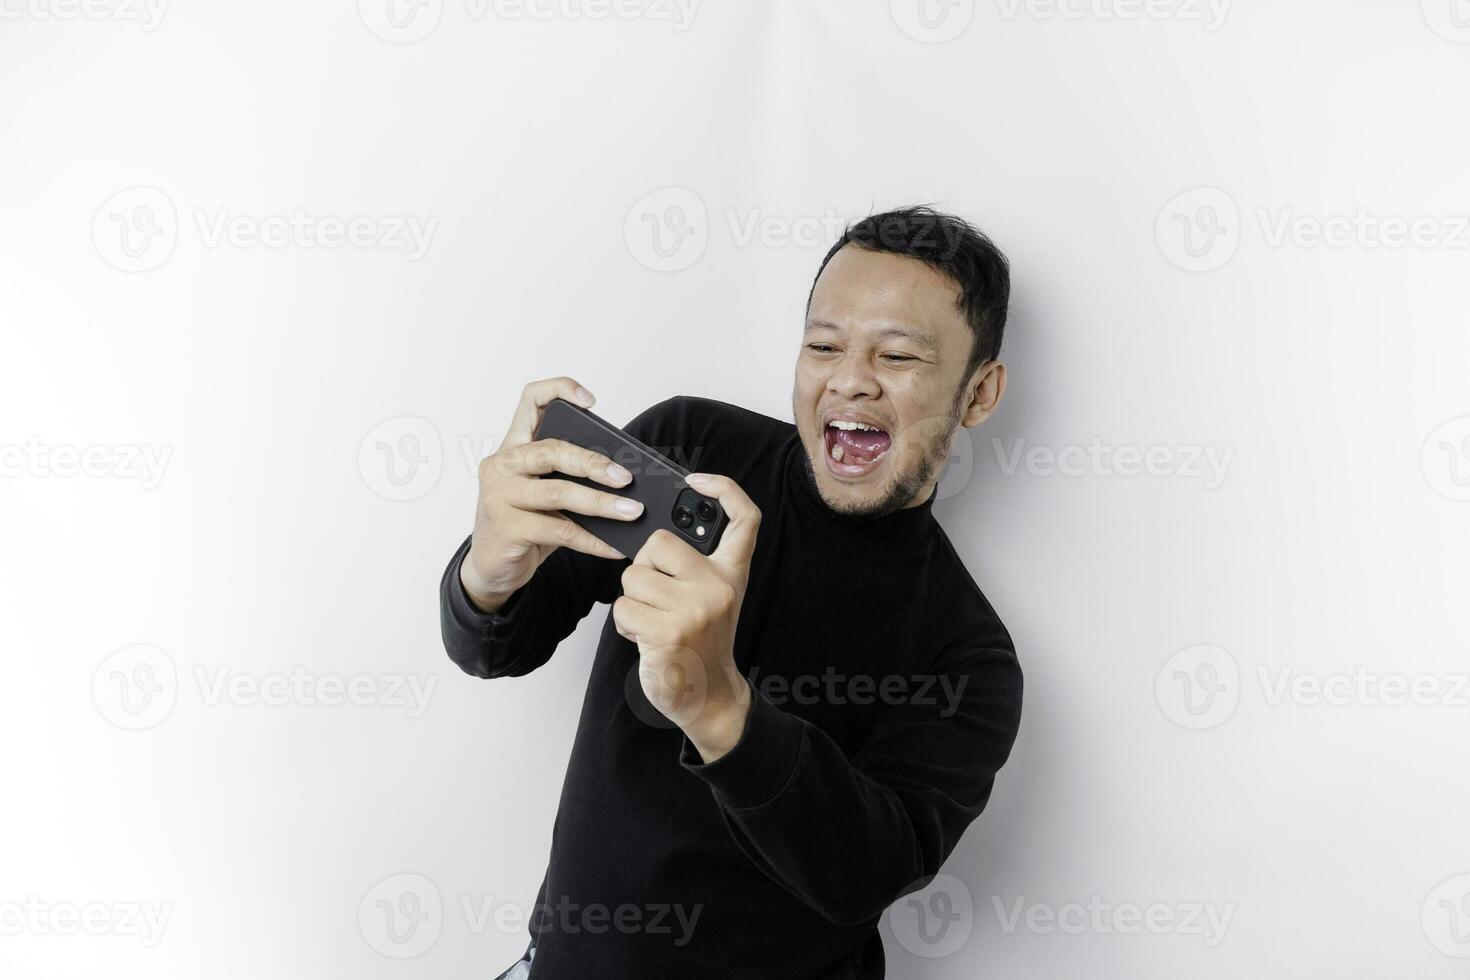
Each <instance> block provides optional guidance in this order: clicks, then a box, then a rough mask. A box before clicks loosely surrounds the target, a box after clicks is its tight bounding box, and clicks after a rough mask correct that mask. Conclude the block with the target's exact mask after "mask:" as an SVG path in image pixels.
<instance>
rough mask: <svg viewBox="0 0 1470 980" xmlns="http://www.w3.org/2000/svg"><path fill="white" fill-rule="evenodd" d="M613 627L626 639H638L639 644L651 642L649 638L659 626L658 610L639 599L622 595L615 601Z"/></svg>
mask: <svg viewBox="0 0 1470 980" xmlns="http://www.w3.org/2000/svg"><path fill="white" fill-rule="evenodd" d="M612 614H613V625H614V627H615V628H616V629H617V631H618V633H619V634H620V635H621V636H623V637H624V638H626V639H632V638H633V637H635V636H636V637H638V642H640V643H647V642H649V636H650V635H651V634H652V633H653V631H654V629H655V627H656V626H657V625H658V610H657V609H654V608H653V607H652V606H649V605H646V604H645V603H642V602H639V601H638V600H637V599H631V598H629V597H628V596H625V595H620V596H618V597H617V598H616V599H615V600H613V606H612Z"/></svg>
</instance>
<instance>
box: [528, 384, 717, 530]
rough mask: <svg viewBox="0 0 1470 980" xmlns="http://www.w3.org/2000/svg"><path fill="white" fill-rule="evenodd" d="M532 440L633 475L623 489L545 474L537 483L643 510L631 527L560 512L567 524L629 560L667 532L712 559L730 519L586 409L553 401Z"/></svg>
mask: <svg viewBox="0 0 1470 980" xmlns="http://www.w3.org/2000/svg"><path fill="white" fill-rule="evenodd" d="M534 437H535V438H536V439H561V440H563V441H565V442H570V443H572V444H573V445H576V446H581V447H582V448H583V449H591V450H593V451H594V452H599V453H602V454H603V455H604V456H606V457H607V458H608V459H610V460H612V461H613V462H614V463H617V464H618V465H619V466H621V467H623V469H625V470H627V471H628V472H629V473H631V474H633V479H632V481H631V482H629V483H628V485H627V486H625V487H609V486H607V485H606V484H602V483H597V482H596V481H593V480H589V479H586V478H585V477H579V476H570V475H568V474H566V473H547V474H544V475H543V476H542V477H541V478H542V479H553V480H570V481H571V482H572V483H580V484H582V485H583V486H587V487H592V488H593V489H596V490H601V491H602V492H604V493H616V494H620V495H622V496H624V497H632V498H633V499H634V500H638V501H640V502H642V504H643V513H641V514H639V515H638V517H637V518H636V519H634V520H631V521H617V520H613V519H612V518H608V517H588V516H587V515H585V514H573V513H570V512H567V511H563V512H562V513H563V515H564V516H565V517H567V518H568V519H569V520H572V521H574V522H575V523H577V524H579V525H581V526H582V527H584V528H586V529H587V530H588V531H590V532H592V533H593V534H595V535H596V536H597V537H599V538H601V539H602V540H604V541H606V542H607V543H608V544H610V545H612V546H613V547H614V548H616V549H618V550H619V551H621V552H622V553H623V554H625V555H627V556H628V557H629V558H632V557H633V556H634V555H636V554H637V553H638V549H640V548H642V547H643V543H644V542H645V541H647V540H648V538H649V536H650V535H651V534H653V532H654V531H657V530H658V529H659V528H667V529H668V530H670V531H673V532H674V533H675V534H677V535H679V537H681V538H683V539H684V540H685V541H687V542H689V544H690V546H692V547H693V548H694V549H695V550H696V551H698V552H700V553H701V554H705V555H708V554H711V553H712V552H713V551H714V550H715V547H716V546H717V545H718V544H719V543H720V534H721V533H722V532H723V531H724V530H725V525H727V524H728V523H729V522H730V519H729V517H728V516H726V514H725V509H724V508H723V507H721V506H720V502H719V501H718V500H716V499H715V498H713V497H707V496H705V495H704V494H702V493H700V492H699V491H698V490H695V489H694V488H693V487H691V486H690V485H689V484H688V483H686V482H685V481H684V477H686V476H688V475H689V471H688V470H686V469H684V468H682V467H681V466H679V465H678V464H677V463H675V462H674V461H673V460H671V459H668V458H667V457H665V456H663V455H661V454H660V453H658V452H655V451H654V450H653V449H651V448H649V447H648V446H645V445H644V444H643V443H641V442H639V441H638V440H637V439H634V438H633V437H632V436H630V435H628V433H626V432H624V431H623V430H622V429H619V428H618V427H617V426H615V425H613V424H612V423H610V422H608V421H606V420H604V419H600V418H598V417H597V416H596V415H593V414H592V413H591V412H589V411H587V409H585V408H582V407H581V406H579V405H574V404H572V403H571V402H569V401H566V400H564V399H561V398H553V399H552V400H551V401H550V402H548V403H547V404H546V407H545V408H544V409H542V412H541V421H540V423H539V424H538V425H537V426H536V432H535V436H534Z"/></svg>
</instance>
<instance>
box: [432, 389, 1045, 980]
mask: <svg viewBox="0 0 1470 980" xmlns="http://www.w3.org/2000/svg"><path fill="white" fill-rule="evenodd" d="M627 431H628V432H630V433H631V434H632V435H634V436H635V437H637V438H638V439H640V440H642V441H643V442H644V443H646V444H648V445H650V446H652V447H654V448H655V449H658V450H659V451H661V452H662V453H663V454H664V455H666V456H670V457H671V458H673V459H674V460H676V461H678V462H686V461H687V463H688V465H689V468H690V469H695V470H702V471H707V472H714V473H722V474H726V475H728V476H730V477H732V478H734V479H735V481H736V482H737V483H739V484H740V486H741V487H742V488H743V489H744V490H745V492H746V493H747V494H749V495H750V497H751V499H752V500H754V501H755V503H756V505H757V506H758V507H760V509H761V514H762V520H761V525H760V530H759V534H758V537H757V540H756V547H755V553H754V557H753V559H752V563H751V569H750V579H749V585H748V587H747V590H746V595H745V600H744V605H743V606H742V608H741V611H740V619H739V624H738V627H737V630H736V635H735V662H736V665H737V667H738V668H739V669H740V671H741V674H742V675H743V676H744V677H745V678H746V679H747V680H749V681H750V682H751V687H752V690H753V692H754V699H753V701H752V705H751V710H750V715H749V718H748V720H747V721H746V726H745V729H744V732H743V734H742V736H741V738H740V741H739V742H738V744H737V745H736V746H735V747H734V748H733V749H732V750H731V751H730V752H729V753H728V754H726V755H724V756H723V757H721V758H719V759H717V760H716V761H715V762H713V763H710V764H707V765H706V764H704V763H703V762H702V760H701V758H700V756H699V753H698V752H697V750H695V749H694V747H693V746H692V745H691V744H690V743H689V742H688V740H687V739H685V738H684V736H683V733H682V732H680V731H679V730H678V729H677V728H675V727H673V726H672V725H671V724H669V723H667V722H663V721H662V719H661V718H659V716H658V715H657V714H656V713H655V712H654V710H653V708H652V707H651V706H650V705H649V703H648V702H647V700H646V699H645V698H644V697H643V694H642V689H641V687H640V686H639V684H638V679H637V664H638V650H637V647H636V646H635V645H634V644H633V643H631V642H629V641H627V640H625V639H624V638H623V637H621V636H620V635H618V633H617V631H616V630H615V629H614V626H613V620H612V615H611V613H609V614H608V617H607V621H606V623H605V624H604V626H603V629H602V636H601V639H600V640H599V642H598V647H597V655H596V659H595V661H594V663H593V665H592V670H591V676H590V679H589V681H588V685H587V693H586V698H585V700H584V702H583V705H582V714H581V720H580V722H579V723H578V726H577V734H576V739H575V742H574V744H573V747H572V754H571V759H570V761H569V762H568V765H567V773H566V780H565V783H564V785H563V787H562V795H561V804H560V809H559V811H558V814H557V818H556V822H555V824H554V827H553V836H552V846H551V856H550V862H549V865H548V868H547V872H546V878H545V880H544V881H543V883H542V886H541V891H540V894H538V896H537V899H536V909H537V911H538V915H537V917H536V922H535V924H534V925H533V928H532V932H533V938H534V941H535V942H536V946H537V948H536V954H535V960H534V963H533V975H534V980H589V978H594V980H623V978H652V977H657V978H664V977H677V978H697V980H720V978H727V977H728V978H741V980H750V978H763V980H764V978H770V980H777V978H787V977H789V978H793V980H795V978H801V980H815V978H834V980H835V978H876V977H882V976H883V948H882V942H881V939H880V937H879V934H878V931H877V924H878V920H879V918H880V916H881V915H882V913H883V911H884V909H885V908H886V907H887V906H888V905H890V904H891V903H893V902H894V901H895V900H896V899H898V898H899V897H900V896H901V895H903V894H905V893H907V892H909V891H912V890H914V889H915V888H917V887H919V886H920V885H921V884H922V883H923V881H924V879H926V878H928V877H929V876H932V875H934V874H935V873H937V872H938V870H939V866H940V864H941V863H942V862H943V861H944V860H945V858H946V857H947V856H948V855H949V853H950V851H951V850H953V848H954V846H955V844H956V842H957V841H958V840H959V837H960V835H961V833H963V831H964V830H965V828H966V827H967V826H968V825H969V824H970V822H971V821H973V820H974V819H975V818H976V817H977V816H978V815H979V814H980V812H981V811H982V810H983V809H984V807H985V804H986V802H987V800H988V799H989V797H990V793H991V789H992V786H993V785H994V781H995V776H996V772H997V771H998V770H999V769H1000V768H1001V766H1002V764H1003V763H1004V762H1005V761H1006V758H1007V756H1008V755H1009V754H1010V750H1011V746H1012V743H1013V741H1014V739H1015V736H1016V731H1017V726H1018V725H1019V722H1020V714H1021V694H1022V675H1021V669H1020V667H1019V665H1018V662H1017V659H1016V654H1015V650H1014V647H1013V645H1012V643H1011V639H1010V636H1009V634H1008V633H1007V632H1006V629H1005V627H1004V626H1003V625H1002V624H1001V622H1000V620H999V619H998V618H997V616H996V614H995V612H994V610H993V609H992V608H991V606H990V604H989V602H987V601H986V599H985V597H984V595H982V594H981V592H980V589H979V588H978V587H977V586H976V585H975V582H974V580H973V579H972V578H971V577H970V575H969V573H968V572H967V571H966V569H965V567H964V565H963V564H962V563H961V562H960V560H959V558H958V556H957V555H956V554H955V551H954V548H953V547H952V546H951V545H950V543H949V540H948V538H947V537H946V536H945V534H944V532H943V530H942V529H941V528H940V527H939V525H938V523H937V522H936V521H935V520H934V517H933V514H932V507H933V501H934V498H933V495H932V494H931V496H930V498H929V500H928V501H926V502H925V503H924V504H922V505H920V506H917V507H911V508H907V509H904V510H900V511H897V512H894V513H892V514H888V515H885V516H883V517H878V518H861V517H852V516H848V515H842V514H839V513H837V512H835V511H833V510H831V509H830V508H828V507H827V506H826V505H825V504H824V503H823V502H822V499H821V497H820V496H819V495H818V493H817V490H816V487H815V486H814V485H813V484H812V482H811V475H810V473H809V472H808V470H807V469H806V467H805V465H804V463H803V454H804V452H805V450H804V448H803V445H802V443H801V440H800V438H799V437H798V435H797V432H796V428H795V426H793V425H791V424H790V423H785V422H781V421H778V420H776V419H772V418H769V417H767V416H764V415H760V414H758V413H755V412H751V411H748V410H745V409H741V408H738V407H736V406H733V405H728V404H725V403H723V402H717V401H713V400H710V399H704V398H694V397H688V396H684V397H678V398H672V399H669V400H667V401H664V402H661V403H659V404H658V405H655V406H653V407H652V408H650V409H648V410H647V411H645V412H644V413H643V414H641V415H640V416H639V417H638V418H637V419H635V420H634V421H633V422H632V423H630V424H629V425H628V426H627ZM818 465H820V461H818ZM468 548H469V542H468V540H467V541H466V542H465V543H464V544H463V545H462V546H461V547H460V549H459V550H458V551H457V552H456V553H455V555H454V557H453V559H452V560H451V561H450V563H449V567H448V568H447V569H446V570H445V573H444V577H443V580H442V582H441V587H440V588H441V603H442V605H441V611H442V625H443V635H444V643H445V646H446V648H447V650H448V652H449V656H450V657H451V658H452V659H453V660H454V662H455V663H457V664H458V665H459V666H460V667H461V668H463V669H464V670H465V671H466V672H468V673H470V674H473V675H475V676H478V677H514V676H519V675H523V674H526V673H528V672H529V671H532V670H535V669H536V668H537V667H539V666H541V665H542V664H544V663H545V662H546V661H547V660H548V659H549V658H550V657H551V655H552V652H553V651H554V650H555V649H556V647H557V644H558V643H560V642H561V640H563V639H564V638H565V637H566V636H568V635H569V634H570V633H571V632H572V630H573V629H575V627H576V625H577V623H578V621H579V620H581V619H582V617H584V616H585V615H587V613H588V612H589V611H590V610H591V608H592V605H593V604H594V603H596V602H603V603H611V602H612V601H613V600H614V599H616V598H617V597H618V595H620V594H621V587H620V576H621V574H622V571H623V569H624V568H625V567H627V564H628V563H627V562H626V561H613V560H609V559H602V558H593V557H590V556H587V555H582V554H580V553H577V552H573V551H570V550H568V549H565V548H563V549H559V550H557V551H555V552H553V553H552V555H551V556H550V557H549V558H548V559H547V560H546V561H545V562H544V563H543V564H542V566H541V567H540V568H539V569H537V571H536V573H535V575H534V577H533V578H532V579H531V580H530V581H529V582H528V583H527V584H526V585H525V586H523V587H522V588H521V589H519V590H518V591H517V592H516V593H515V594H514V595H512V596H511V598H510V600H509V601H508V602H507V603H506V604H505V605H504V606H503V607H502V608H501V609H500V610H499V611H498V612H497V613H494V614H485V613H482V612H480V611H479V610H477V609H475V607H474V606H472V605H471V604H470V602H469V600H468V598H467V597H466V595H465V593H464V590H463V587H462V586H461V584H460V581H459V564H460V561H461V559H462V558H463V557H464V554H465V552H466V551H467V550H468ZM660 909H661V910H662V911H661V912H660ZM655 920H657V921H656V922H655Z"/></svg>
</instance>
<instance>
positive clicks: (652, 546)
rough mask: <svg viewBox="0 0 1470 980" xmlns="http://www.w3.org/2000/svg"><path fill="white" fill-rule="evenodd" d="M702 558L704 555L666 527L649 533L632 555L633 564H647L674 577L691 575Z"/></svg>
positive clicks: (696, 569)
mask: <svg viewBox="0 0 1470 980" xmlns="http://www.w3.org/2000/svg"><path fill="white" fill-rule="evenodd" d="M703 560H704V556H703V555H701V554H700V553H699V552H698V551H695V550H694V546H693V545H691V544H690V543H689V542H688V541H685V540H684V539H683V538H680V537H679V536H678V535H677V534H675V533H674V532H673V531H670V530H669V529H668V528H666V527H661V528H659V529H658V530H657V531H654V532H653V533H652V534H650V535H649V536H648V540H647V541H645V542H643V547H641V548H639V549H638V553H637V554H636V555H634V556H633V564H635V565H647V566H648V567H649V568H653V569H656V570H658V571H660V572H662V573H663V574H665V575H672V576H673V577H675V578H681V577H685V578H687V577H689V576H692V575H693V574H694V573H695V572H696V571H698V570H699V563H700V562H701V561H703Z"/></svg>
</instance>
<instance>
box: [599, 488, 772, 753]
mask: <svg viewBox="0 0 1470 980" xmlns="http://www.w3.org/2000/svg"><path fill="white" fill-rule="evenodd" d="M687 482H688V483H689V485H690V486H692V487H694V488H695V489H696V490H698V491H699V492H700V493H703V494H706V495H707V496H710V497H713V498H715V499H716V500H718V501H719V502H720V505H721V506H722V507H723V508H724V509H725V513H726V514H727V515H728V516H729V518H730V523H729V525H728V526H727V527H726V528H725V531H724V534H723V535H722V536H721V537H720V543H719V545H718V546H717V547H716V548H715V550H714V553H713V554H711V555H709V556H705V555H702V554H700V553H699V552H698V551H696V550H695V549H694V547H693V546H692V545H690V544H689V543H688V542H686V541H684V540H683V539H681V538H680V537H679V536H678V535H676V534H674V532H672V531H668V530H663V529H660V530H658V531H655V532H654V533H653V535H652V536H650V537H649V539H648V541H647V542H645V543H644V545H643V547H642V548H640V549H639V550H638V554H636V555H635V556H634V557H633V564H631V565H629V566H628V567H627V568H626V569H625V570H624V571H623V578H622V583H623V594H622V595H621V596H619V597H618V599H617V601H616V602H614V603H613V607H612V612H613V623H614V625H615V627H616V629H617V631H618V633H619V634H621V635H622V636H623V637H625V638H627V639H630V640H633V641H634V642H636V643H637V644H638V654H639V665H638V677H639V680H640V681H641V682H642V686H643V693H644V696H646V697H647V698H648V700H649V702H650V703H651V704H653V706H654V707H655V708H657V709H658V710H659V712H660V713H662V714H663V715H664V716H665V717H666V718H668V719H669V720H670V721H672V722H673V723H674V724H676V725H678V726H679V727H680V728H681V729H683V731H684V734H685V735H686V736H688V738H689V741H690V742H692V743H693V744H694V747H695V748H696V749H698V750H699V754H700V756H701V757H702V758H703V759H704V761H705V762H706V763H710V762H713V761H715V759H718V758H720V757H721V756H723V755H724V754H725V753H727V752H729V751H730V750H731V749H732V748H734V747H735V744H736V743H737V742H739V741H740V735H741V733H742V732H743V731H744V729H745V718H746V716H747V715H748V714H749V712H750V697H751V694H750V687H749V685H747V684H746V682H745V679H744V678H743V677H741V676H740V671H739V669H738V668H737V667H736V666H735V627H736V625H737V624H738V623H739V621H740V606H741V604H742V603H743V602H744V600H745V590H746V585H747V584H748V582H749V578H750V560H751V556H752V555H753V554H754V553H755V540H756V531H757V530H758V529H759V528H760V521H761V512H760V509H759V508H757V507H756V505H755V504H754V503H753V502H752V501H751V499H750V498H749V497H748V496H746V494H745V491H744V490H741V489H740V487H739V486H738V485H737V484H736V483H735V481H734V480H731V479H730V478H729V477H726V476H717V475H714V474H710V473H691V474H690V475H689V477H688V480H687Z"/></svg>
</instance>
